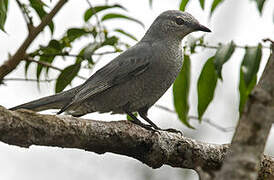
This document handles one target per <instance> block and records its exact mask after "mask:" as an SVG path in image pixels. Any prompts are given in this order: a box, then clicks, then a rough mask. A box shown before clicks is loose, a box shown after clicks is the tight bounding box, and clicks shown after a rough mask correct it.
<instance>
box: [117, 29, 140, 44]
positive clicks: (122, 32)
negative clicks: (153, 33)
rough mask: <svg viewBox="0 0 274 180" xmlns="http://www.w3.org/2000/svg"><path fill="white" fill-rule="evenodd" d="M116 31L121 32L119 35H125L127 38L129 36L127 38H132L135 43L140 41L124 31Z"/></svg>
mask: <svg viewBox="0 0 274 180" xmlns="http://www.w3.org/2000/svg"><path fill="white" fill-rule="evenodd" d="M114 31H116V32H119V33H121V34H123V35H125V36H127V37H129V38H131V39H133V40H135V41H138V40H137V38H136V37H134V36H133V35H132V34H130V33H128V32H125V31H124V30H122V29H114Z"/></svg>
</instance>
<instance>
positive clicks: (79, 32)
mask: <svg viewBox="0 0 274 180" xmlns="http://www.w3.org/2000/svg"><path fill="white" fill-rule="evenodd" d="M88 33H89V32H88V31H87V30H86V29H83V28H70V29H68V31H67V37H68V38H69V41H70V42H72V41H74V40H75V39H78V38H80V37H81V36H83V35H86V34H88Z"/></svg>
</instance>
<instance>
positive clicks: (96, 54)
mask: <svg viewBox="0 0 274 180" xmlns="http://www.w3.org/2000/svg"><path fill="white" fill-rule="evenodd" d="M117 52H118V51H105V52H101V53H93V54H92V55H94V56H102V55H106V54H114V53H117ZM30 55H31V56H45V57H52V56H62V57H66V56H68V57H80V58H83V59H85V57H84V56H83V55H78V54H69V53H68V52H63V53H51V54H49V53H47V54H30Z"/></svg>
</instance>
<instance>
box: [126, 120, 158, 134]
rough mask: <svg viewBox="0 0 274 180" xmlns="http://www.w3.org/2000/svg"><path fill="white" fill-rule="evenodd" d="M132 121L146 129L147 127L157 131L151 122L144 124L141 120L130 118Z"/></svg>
mask: <svg viewBox="0 0 274 180" xmlns="http://www.w3.org/2000/svg"><path fill="white" fill-rule="evenodd" d="M130 122H132V123H134V124H136V125H138V126H141V127H142V128H144V129H146V130H149V131H153V132H155V131H157V130H155V129H154V128H153V127H152V126H151V125H149V124H144V123H142V122H141V121H139V120H138V121H137V120H135V119H134V120H130Z"/></svg>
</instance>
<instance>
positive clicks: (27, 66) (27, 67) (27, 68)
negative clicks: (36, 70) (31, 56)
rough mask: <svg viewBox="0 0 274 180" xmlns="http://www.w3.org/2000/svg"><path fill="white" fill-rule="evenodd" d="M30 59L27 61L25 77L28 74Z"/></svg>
mask: <svg viewBox="0 0 274 180" xmlns="http://www.w3.org/2000/svg"><path fill="white" fill-rule="evenodd" d="M29 65H30V61H25V78H27V76H28V70H29Z"/></svg>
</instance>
